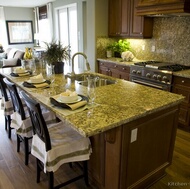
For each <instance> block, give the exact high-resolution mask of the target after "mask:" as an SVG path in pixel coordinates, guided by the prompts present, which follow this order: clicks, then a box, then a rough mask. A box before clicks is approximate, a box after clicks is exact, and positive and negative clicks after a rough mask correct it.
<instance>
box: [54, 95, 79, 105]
mask: <svg viewBox="0 0 190 189" xmlns="http://www.w3.org/2000/svg"><path fill="white" fill-rule="evenodd" d="M56 100H57V101H58V102H61V103H67V104H72V103H76V102H79V101H81V100H82V97H81V96H78V99H76V100H73V101H64V100H62V99H61V97H57V99H56Z"/></svg>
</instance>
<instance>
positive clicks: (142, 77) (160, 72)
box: [130, 61, 190, 91]
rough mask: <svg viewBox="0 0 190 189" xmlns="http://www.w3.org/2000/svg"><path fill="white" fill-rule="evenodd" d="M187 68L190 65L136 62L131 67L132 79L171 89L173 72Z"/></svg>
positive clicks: (140, 82) (163, 88)
mask: <svg viewBox="0 0 190 189" xmlns="http://www.w3.org/2000/svg"><path fill="white" fill-rule="evenodd" d="M185 69H190V67H189V66H184V65H180V64H171V63H167V62H159V61H146V62H136V63H134V65H132V66H131V68H130V81H132V82H135V83H139V84H143V85H147V86H150V87H154V88H157V89H161V90H165V91H171V87H172V73H173V72H175V71H181V70H185Z"/></svg>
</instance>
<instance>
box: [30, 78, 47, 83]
mask: <svg viewBox="0 0 190 189" xmlns="http://www.w3.org/2000/svg"><path fill="white" fill-rule="evenodd" d="M27 82H28V83H31V84H39V83H44V82H46V80H45V79H43V81H41V82H32V81H31V80H28V81H27Z"/></svg>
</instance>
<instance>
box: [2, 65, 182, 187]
mask: <svg viewBox="0 0 190 189" xmlns="http://www.w3.org/2000/svg"><path fill="white" fill-rule="evenodd" d="M1 74H2V75H4V76H5V77H8V78H9V79H11V80H12V81H13V82H15V83H16V84H17V86H18V87H19V88H20V89H21V90H24V91H26V93H28V94H29V95H30V96H31V97H32V98H34V99H36V100H37V101H38V102H40V103H41V104H43V105H44V106H46V107H47V108H49V109H50V110H52V111H54V112H55V113H56V115H57V116H58V117H59V118H60V119H61V120H62V121H63V122H64V123H65V124H67V125H69V126H70V127H72V128H73V129H75V130H77V131H78V132H79V133H80V134H81V135H83V136H87V137H90V139H91V143H92V150H93V153H92V155H91V157H90V161H89V174H90V180H91V182H93V184H94V185H95V186H96V188H101V189H110V188H113V189H126V188H146V187H148V186H149V185H151V184H153V183H154V182H156V181H157V180H158V179H160V178H161V177H163V176H164V175H165V168H166V167H167V166H169V165H170V164H171V161H172V155H173V148H174V142H175V135H176V129H177V122H178V107H179V104H180V103H181V102H182V100H183V99H184V97H182V96H181V95H176V94H172V93H169V92H165V91H160V90H157V89H153V88H150V87H145V86H142V85H138V84H135V83H131V82H129V81H124V80H120V79H115V78H114V79H115V80H116V81H117V82H116V84H112V85H106V86H102V87H97V88H96V100H95V102H96V105H95V106H93V107H91V108H88V109H82V110H83V111H82V110H81V111H70V113H68V114H66V113H65V111H63V109H61V108H58V107H55V106H53V105H52V104H51V103H50V100H49V97H50V96H51V95H55V94H59V93H61V92H63V91H64V90H65V87H67V88H68V87H70V88H71V89H73V90H76V92H77V93H78V94H83V95H86V87H85V86H81V85H79V84H78V83H77V82H73V83H69V82H68V81H67V80H66V79H65V77H64V76H63V75H56V79H55V83H54V84H53V86H51V87H50V88H47V89H37V88H26V87H24V86H23V85H22V83H23V81H25V80H28V79H29V77H17V78H16V77H12V76H10V69H8V68H6V69H1ZM98 75H100V74H98ZM100 76H101V75H100ZM104 77H105V76H104ZM108 78H109V77H108ZM112 79H113V78H112Z"/></svg>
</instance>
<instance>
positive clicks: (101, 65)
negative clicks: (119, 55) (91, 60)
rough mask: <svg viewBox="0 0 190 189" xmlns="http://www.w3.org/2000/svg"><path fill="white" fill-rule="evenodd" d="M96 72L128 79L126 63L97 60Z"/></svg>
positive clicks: (128, 70)
mask: <svg viewBox="0 0 190 189" xmlns="http://www.w3.org/2000/svg"><path fill="white" fill-rule="evenodd" d="M98 72H99V73H101V74H104V75H108V76H111V77H115V78H119V79H125V80H129V73H130V67H129V66H127V65H119V64H116V63H110V62H103V61H98Z"/></svg>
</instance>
